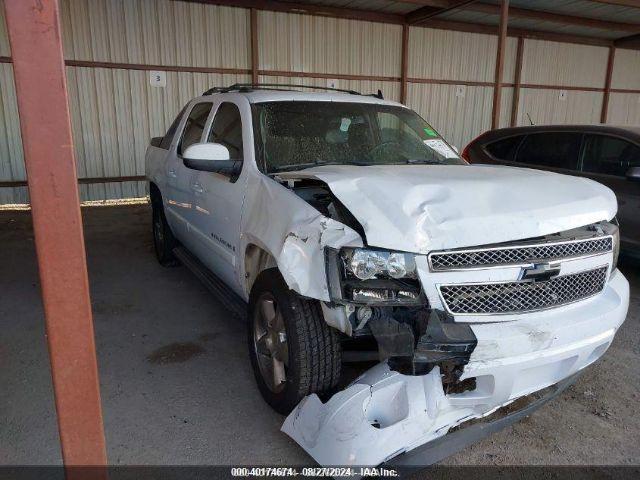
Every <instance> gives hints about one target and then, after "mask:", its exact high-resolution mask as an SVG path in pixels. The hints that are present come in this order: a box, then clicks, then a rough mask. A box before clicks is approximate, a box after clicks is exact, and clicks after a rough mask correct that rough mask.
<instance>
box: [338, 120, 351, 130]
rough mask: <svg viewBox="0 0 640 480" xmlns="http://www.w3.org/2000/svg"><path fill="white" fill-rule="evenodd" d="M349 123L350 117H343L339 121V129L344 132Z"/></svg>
mask: <svg viewBox="0 0 640 480" xmlns="http://www.w3.org/2000/svg"><path fill="white" fill-rule="evenodd" d="M349 125H351V119H350V118H343V119H342V122H340V131H342V132H346V131H347V130H349Z"/></svg>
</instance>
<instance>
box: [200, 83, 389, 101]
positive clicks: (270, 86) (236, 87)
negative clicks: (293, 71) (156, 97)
mask: <svg viewBox="0 0 640 480" xmlns="http://www.w3.org/2000/svg"><path fill="white" fill-rule="evenodd" d="M283 87H285V88H286V89H289V88H291V87H293V88H312V89H315V90H327V91H332V92H342V93H348V94H350V95H362V94H361V93H360V92H357V91H355V90H346V89H344V88H332V87H317V86H314V85H296V84H293V83H234V84H233V85H230V86H228V87H213V88H210V89H208V90H206V91H205V92H204V93H203V94H202V95H203V96H205V95H213V94H215V93H229V92H250V91H253V90H284V88H283ZM369 96H372V97H376V98H379V99H380V100H383V96H382V90H378V92H377V93H372V94H369Z"/></svg>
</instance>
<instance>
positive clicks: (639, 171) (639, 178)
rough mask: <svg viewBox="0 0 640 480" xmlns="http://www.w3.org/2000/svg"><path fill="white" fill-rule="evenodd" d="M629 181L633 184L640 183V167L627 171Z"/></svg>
mask: <svg viewBox="0 0 640 480" xmlns="http://www.w3.org/2000/svg"><path fill="white" fill-rule="evenodd" d="M627 180H629V181H631V182H640V167H631V168H630V169H629V170H627Z"/></svg>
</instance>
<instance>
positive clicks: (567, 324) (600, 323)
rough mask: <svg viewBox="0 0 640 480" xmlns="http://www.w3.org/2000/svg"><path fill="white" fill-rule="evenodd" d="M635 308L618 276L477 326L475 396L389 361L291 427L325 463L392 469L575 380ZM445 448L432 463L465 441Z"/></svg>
mask: <svg viewBox="0 0 640 480" xmlns="http://www.w3.org/2000/svg"><path fill="white" fill-rule="evenodd" d="M628 303H629V284H628V282H627V280H626V279H625V278H624V276H623V275H622V274H621V273H620V272H619V271H614V272H613V273H612V274H611V276H610V278H609V282H608V284H607V286H606V288H605V290H604V291H603V292H601V293H600V294H599V295H597V296H595V297H593V298H590V299H588V300H585V301H582V302H579V303H576V304H572V305H567V306H564V307H560V308H556V309H553V310H547V311H543V312H535V313H529V314H526V315H520V316H519V317H518V318H517V319H514V320H512V321H504V322H497V323H473V324H472V325H471V328H472V329H473V332H474V334H475V335H476V337H477V339H478V344H477V347H476V348H475V350H474V351H473V353H472V355H471V358H470V361H469V363H468V364H467V365H466V366H465V368H464V373H463V376H462V379H463V380H464V379H465V378H470V377H475V379H476V388H475V389H474V390H472V391H466V392H463V393H457V394H448V395H447V394H445V393H444V390H443V386H442V380H441V375H440V370H439V368H438V367H436V368H434V369H433V370H431V372H429V373H428V374H427V375H423V376H407V375H402V374H400V373H398V372H395V371H391V370H390V369H389V368H388V366H387V364H386V363H381V364H379V365H377V366H376V367H374V368H372V369H371V370H369V371H367V372H366V373H365V374H364V375H362V376H361V377H360V378H358V379H356V380H355V381H354V382H353V383H352V384H351V385H350V386H349V387H348V388H347V389H345V390H343V391H341V392H339V393H337V394H335V395H334V396H333V397H332V398H331V399H330V400H329V401H328V402H327V403H324V404H323V403H322V402H321V401H320V400H319V399H318V397H317V396H315V395H311V396H309V397H307V398H305V399H304V400H303V401H302V402H301V403H300V404H299V405H298V406H297V407H296V409H295V410H294V411H293V412H292V413H291V414H290V415H289V416H288V417H287V419H286V421H285V423H284V425H283V427H282V430H283V431H284V432H285V433H287V434H288V435H290V436H291V437H292V438H293V439H294V440H296V442H298V443H299V444H300V445H301V446H302V448H304V449H305V450H306V451H307V452H308V453H309V454H310V455H311V456H312V457H313V458H314V459H315V460H316V461H317V462H318V463H320V464H322V465H379V464H381V463H384V462H388V461H390V460H391V459H392V458H394V457H396V456H398V455H400V454H404V455H407V452H411V451H413V450H414V449H416V448H417V447H420V446H422V445H425V444H427V443H429V442H432V441H434V440H436V439H438V438H441V437H443V436H445V435H446V434H447V432H448V431H449V430H450V429H451V428H453V427H455V426H457V425H460V424H462V423H463V422H465V421H468V420H471V419H474V418H480V417H484V416H487V415H490V414H491V413H492V412H494V411H496V410H497V409H499V408H500V407H503V406H505V405H507V404H509V403H511V402H513V401H514V400H516V399H518V398H520V397H522V396H524V395H528V394H530V393H532V392H537V391H539V390H541V389H544V388H546V387H548V386H550V385H554V384H557V383H559V382H561V381H563V380H564V379H567V378H570V377H572V376H573V375H575V374H576V373H577V372H579V371H580V370H582V369H583V368H584V367H586V366H587V365H589V364H591V363H592V362H594V361H595V360H597V359H598V358H599V357H600V356H601V355H602V354H603V353H604V352H605V351H606V350H607V348H608V347H609V345H610V344H611V342H612V340H613V337H614V335H615V332H616V331H617V329H618V328H619V326H620V325H621V324H622V322H623V321H624V318H625V316H626V313H627V309H628ZM516 419H517V418H516ZM514 421H515V420H514ZM497 425H501V424H497ZM461 431H462V430H461ZM471 431H472V432H473V430H471ZM455 433H456V437H457V436H460V435H461V434H458V433H457V432H455ZM441 442H442V443H441V444H442V445H444V446H447V445H449V446H451V448H452V450H451V451H449V452H446V451H442V452H441V453H439V454H438V455H434V456H433V458H434V459H435V460H432V461H437V460H439V459H441V458H443V457H444V456H447V455H448V454H450V453H453V451H455V448H454V446H455V445H456V442H452V443H449V442H445V441H441ZM463 443H464V442H463ZM434 445H435V444H434ZM464 445H466V443H464V444H463V445H462V447H463V446H464ZM462 447H460V448H462ZM425 448H426V447H425ZM443 448H444V447H443ZM447 448H448V447H447ZM445 450H446V449H445ZM436 457H438V458H436ZM405 458H408V457H405ZM414 458H418V457H414ZM429 458H431V457H429V456H426V457H424V459H423V461H424V462H425V463H424V464H428V463H429V461H430V460H429Z"/></svg>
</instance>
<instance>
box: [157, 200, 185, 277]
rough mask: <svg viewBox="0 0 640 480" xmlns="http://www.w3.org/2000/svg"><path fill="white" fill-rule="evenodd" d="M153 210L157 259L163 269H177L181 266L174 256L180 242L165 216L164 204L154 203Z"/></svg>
mask: <svg viewBox="0 0 640 480" xmlns="http://www.w3.org/2000/svg"><path fill="white" fill-rule="evenodd" d="M152 210H153V247H154V249H155V251H156V258H157V259H158V262H159V263H160V265H162V266H163V267H175V266H176V265H178V264H179V262H178V259H177V258H176V257H175V255H174V254H173V249H174V248H176V247H177V246H178V242H177V241H176V239H175V237H174V236H173V232H172V231H171V227H170V226H169V224H168V223H167V218H166V217H165V216H164V208H163V207H162V203H158V202H154V203H152Z"/></svg>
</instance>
